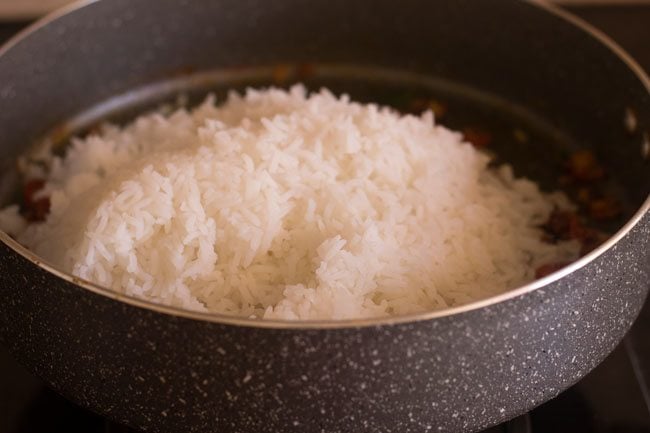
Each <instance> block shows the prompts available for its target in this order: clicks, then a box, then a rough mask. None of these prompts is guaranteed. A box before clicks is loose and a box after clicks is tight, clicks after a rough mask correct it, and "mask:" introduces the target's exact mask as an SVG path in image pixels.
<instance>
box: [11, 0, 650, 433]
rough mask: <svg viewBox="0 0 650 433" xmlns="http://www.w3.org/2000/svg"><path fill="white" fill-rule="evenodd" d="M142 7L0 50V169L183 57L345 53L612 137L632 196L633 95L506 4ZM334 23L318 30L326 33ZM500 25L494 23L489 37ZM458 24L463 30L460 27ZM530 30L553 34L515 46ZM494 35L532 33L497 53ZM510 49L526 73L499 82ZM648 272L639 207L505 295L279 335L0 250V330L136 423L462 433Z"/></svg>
mask: <svg viewBox="0 0 650 433" xmlns="http://www.w3.org/2000/svg"><path fill="white" fill-rule="evenodd" d="M153 2H154V0H149V1H147V0H114V1H111V2H100V3H97V4H94V5H91V6H88V7H87V8H85V9H82V10H80V11H78V12H76V13H75V14H72V15H69V16H67V17H65V18H63V19H62V20H60V21H57V22H56V23H53V24H52V25H50V26H48V27H47V28H45V29H43V30H40V31H39V32H38V33H37V34H35V35H34V36H32V37H31V38H29V39H28V40H25V41H23V42H21V43H20V44H18V45H17V46H15V47H14V48H13V49H12V50H10V51H9V52H7V53H5V54H4V55H3V56H2V57H0V143H2V146H0V162H4V163H6V161H8V160H10V159H11V160H13V158H14V157H15V156H16V155H17V154H18V153H19V152H20V151H22V150H23V148H24V144H25V143H28V142H29V141H30V140H32V139H33V138H34V137H36V135H37V134H38V133H40V132H43V131H45V130H47V129H48V128H50V127H52V125H55V124H57V123H59V122H61V121H63V120H64V119H66V118H68V117H70V116H71V115H72V114H74V113H76V112H79V111H81V110H83V109H84V108H86V107H88V106H90V105H92V104H94V103H96V102H98V101H100V100H102V99H104V98H106V97H107V96H109V95H111V94H113V93H115V92H118V91H123V90H127V89H130V88H132V87H133V86H136V85H140V84H143V83H146V82H149V81H151V80H153V79H157V78H160V77H164V76H168V75H169V74H171V73H173V72H174V71H176V70H178V69H179V68H181V67H186V66H187V65H192V66H195V67H197V68H199V69H203V68H211V67H221V66H231V65H237V64H265V63H268V62H271V61H274V62H277V61H279V60H282V61H285V60H287V59H291V60H294V59H295V60H306V59H308V60H323V61H342V62H346V61H350V60H351V59H352V60H358V61H359V62H360V63H366V64H368V63H370V64H373V63H375V64H384V65H386V64H388V65H391V66H393V67H403V68H407V69H408V68H410V69H417V70H419V71H422V72H426V73H431V74H437V75H440V76H444V77H455V78H457V79H458V80H460V81H463V82H469V83H471V84H473V85H475V86H476V87H479V88H485V89H487V90H489V91H492V92H495V93H498V94H503V95H504V96H506V97H508V98H511V99H513V100H516V101H518V102H519V103H521V104H522V105H525V106H530V107H532V108H533V109H534V110H536V111H537V112H539V113H540V114H542V115H544V116H545V117H546V118H548V119H550V120H552V121H553V122H555V123H556V124H557V125H558V126H559V127H561V128H563V129H565V130H566V131H567V132H568V133H570V134H571V135H572V136H574V137H576V138H577V139H578V140H582V141H584V142H585V143H593V144H594V146H595V147H598V146H606V145H609V143H618V144H620V145H619V146H615V147H612V148H611V152H610V154H611V155H612V161H608V164H610V165H609V166H610V167H613V168H614V169H616V167H621V166H623V167H626V169H627V171H626V172H625V173H620V174H618V173H617V174H618V175H620V176H621V181H622V184H623V185H626V186H628V189H629V191H628V195H629V198H630V201H631V202H632V203H636V204H637V205H638V204H640V202H641V201H642V200H643V198H644V197H646V196H647V194H648V185H649V179H648V176H647V166H644V165H643V162H642V161H640V158H638V157H636V155H638V149H637V148H636V146H637V143H638V142H640V140H639V137H634V136H632V137H631V136H629V135H628V134H627V133H625V131H624V129H623V127H622V123H621V118H620V117H616V116H618V114H619V113H623V112H624V108H625V107H626V106H627V105H631V106H634V107H635V109H636V110H638V113H639V119H640V122H641V123H640V128H641V130H644V128H646V129H647V128H648V125H647V123H643V122H646V121H647V119H650V101H649V98H648V94H647V91H644V90H643V89H642V86H641V84H640V83H639V82H638V80H637V79H636V78H635V77H634V75H633V74H632V73H631V72H630V71H629V70H627V69H626V67H625V66H624V65H623V64H622V63H621V62H620V61H618V60H617V59H616V58H615V57H614V56H613V55H612V54H611V53H610V54H608V53H607V51H606V50H605V49H604V48H602V47H601V46H600V45H599V44H597V43H596V42H594V41H591V40H590V39H589V38H587V37H585V36H584V35H583V34H582V33H581V32H579V31H575V30H573V29H572V28H571V27H570V26H568V25H566V24H563V23H562V22H560V21H557V19H555V18H550V17H546V15H544V14H543V13H542V12H540V11H538V10H537V9H536V8H535V7H534V6H531V5H529V4H527V3H525V2H520V1H505V0H504V1H500V2H489V4H490V8H487V9H485V10H478V11H476V13H473V14H470V15H469V16H467V15H466V14H465V12H466V11H467V8H468V7H469V3H471V2H467V1H464V0H459V1H457V2H444V1H440V2H426V5H427V6H426V8H436V9H430V10H429V12H432V11H433V10H435V11H436V14H431V15H430V16H429V17H428V18H427V19H426V20H425V19H424V18H423V16H424V15H426V14H423V11H422V7H423V5H424V4H425V2H417V1H414V0H409V1H406V2H404V3H403V8H402V9H399V10H395V8H394V7H393V5H394V3H393V2H391V1H388V0H386V1H377V2H376V4H375V12H376V17H375V18H373V20H369V19H368V18H367V14H362V13H361V12H362V11H363V10H365V7H366V6H365V5H366V3H365V2H361V1H352V2H342V1H333V2H325V1H313V2H309V6H304V5H306V4H307V3H306V2H303V3H301V2H297V1H289V0H285V1H280V2H273V4H271V3H268V2H264V5H265V7H264V8H262V7H259V6H260V4H261V3H259V2H256V1H252V0H242V1H237V2H234V1H207V0H206V1H198V0H195V1H192V2H183V1H180V0H179V1H173V0H155V3H156V7H155V8H151V7H150V6H151V4H152V3H153ZM487 3H488V2H485V4H487ZM127 4H128V5H129V6H130V7H129V8H128V9H127V8H126V7H125V6H126V5H127ZM189 4H191V5H192V7H190V6H189ZM483 4H484V2H480V3H479V2H475V3H472V7H475V8H478V9H481V8H483V7H484V6H482V5H483ZM301 5H303V6H301ZM287 14H290V15H291V16H288V15H287ZM337 17H338V20H337V21H336V22H337V32H334V33H332V32H328V30H330V27H329V24H328V23H331V22H332V20H333V19H335V18H337ZM364 17H366V18H364ZM513 17H518V18H519V19H518V20H515V21H512V26H510V27H509V28H508V32H509V33H502V32H501V33H500V32H497V31H496V30H495V29H497V28H500V27H503V26H502V24H498V23H501V22H503V20H509V19H511V18H513ZM542 17H546V18H542ZM423 20H424V21H423ZM427 20H428V21H427ZM432 20H433V21H436V24H437V25H431V26H430V27H427V26H423V24H425V23H429V24H431V21H432ZM468 20H469V21H471V22H468ZM521 22H525V23H526V25H525V26H522V25H519V23H521ZM459 23H462V24H463V25H462V27H463V28H469V29H472V30H473V31H475V32H476V33H466V32H462V34H460V32H458V31H457V30H454V29H458V28H460V27H459ZM355 26H356V27H355ZM359 26H361V28H363V30H364V31H361V32H359V31H356V30H355V29H357V28H359ZM288 28H289V29H291V31H290V32H288V31H287V29H288ZM540 29H546V32H550V33H552V34H553V35H557V39H553V38H551V39H548V38H547V39H544V38H541V39H540V38H534V37H533V36H536V35H537V36H538V34H536V33H535V32H536V31H541V30H540ZM181 33H182V34H184V38H183V39H180V40H174V39H173V38H172V37H171V35H174V34H181ZM477 34H480V35H481V38H479V39H478V40H479V41H480V42H476V40H477V38H476V35H477ZM486 35H492V36H490V37H487V36H486ZM499 35H500V36H499ZM504 35H505V36H504ZM513 35H514V36H513ZM506 36H507V39H508V40H509V41H526V40H529V39H530V40H531V41H533V42H530V43H525V42H521V43H522V44H523V45H522V46H519V47H518V48H520V49H513V45H512V44H513V43H515V42H512V43H508V44H505V45H504V44H503V41H502V40H500V38H501V37H506ZM527 38H529V39H527ZM415 40H418V41H419V42H418V43H414V42H413V41H415ZM52 41H56V43H54V42H52ZM197 41H198V42H197ZM439 41H444V43H442V42H439ZM288 42H290V43H288ZM343 42H346V43H345V44H343ZM446 45H450V46H455V47H458V46H462V47H464V49H463V50H456V51H457V52H456V51H450V49H449V48H448V47H446ZM502 46H503V48H501V47H502ZM558 46H569V47H578V48H580V49H571V50H564V51H562V50H558V49H557V48H558ZM206 47H207V48H206ZM534 49H535V50H537V51H534ZM432 50H433V51H432ZM485 50H489V52H490V53H491V57H490V59H486V60H485V62H482V67H481V68H480V72H477V71H476V68H471V67H468V65H471V64H472V63H471V61H472V59H475V58H476V56H478V55H480V53H482V52H486V51H485ZM531 50H533V51H534V54H531V52H533V51H531ZM432 52H435V53H436V56H431V53H432ZM512 56H515V57H516V59H515V61H519V62H521V64H529V63H530V65H531V66H529V69H527V70H525V71H516V73H515V72H513V74H515V75H512V76H510V75H509V74H504V69H503V68H502V67H501V65H502V64H503V62H504V59H506V58H511V57H512ZM107 59H110V60H109V61H107ZM133 59H136V60H133ZM36 60H38V61H36ZM527 62H529V63H527ZM554 64H562V65H565V67H566V69H562V68H559V69H558V68H557V67H555V68H554V67H553V66H552V65H554ZM549 65H550V66H549ZM585 65H589V68H588V70H589V71H590V74H589V76H586V77H584V76H581V73H582V71H584V70H585V68H584V67H583V66H585ZM507 72H508V73H509V72H511V71H507ZM612 76H616V80H612ZM53 78H56V84H57V85H52V84H53ZM553 80H555V82H554V81H553ZM549 82H551V83H554V84H555V86H553V85H551V84H549ZM531 83H533V84H534V85H531ZM571 83H574V84H575V83H580V84H581V85H582V86H584V88H597V89H599V91H598V92H585V90H584V88H574V87H572V86H571V85H570V84H571ZM602 83H609V84H612V83H616V85H615V86H614V85H604V86H601V84H602ZM558 84H559V86H558ZM545 86H548V87H545ZM34 101H40V102H39V103H37V104H36V103H35V102H34ZM561 101H565V104H564V105H562V107H563V108H564V111H562V112H561V113H556V111H557V110H556V107H558V106H560V105H559V102H561ZM603 101H607V102H608V103H607V104H606V105H605V104H602V103H603ZM594 107H598V108H597V109H595V108H594ZM34 119H37V120H38V121H37V122H36V123H35V121H34ZM596 126H597V127H596ZM623 144H624V145H623ZM633 146H634V148H633ZM608 149H609V148H608ZM635 176H636V177H635ZM644 176H645V177H644ZM649 268H650V216H649V215H645V216H644V218H643V220H642V221H641V222H640V223H639V224H638V225H637V226H636V227H635V228H634V229H633V231H632V232H631V233H629V234H628V235H627V236H626V237H625V238H624V239H623V240H621V241H620V242H619V243H617V244H616V246H615V247H613V248H612V249H610V250H609V251H607V252H606V253H605V254H603V255H602V256H600V257H599V258H598V259H596V260H595V261H594V262H592V263H590V264H589V265H587V266H586V267H584V268H582V269H580V270H578V271H576V272H575V273H573V274H571V275H570V276H568V277H565V278H563V279H561V280H559V281H557V282H555V283H552V284H550V285H548V286H546V287H543V288H541V289H539V290H536V291H534V292H531V293H528V294H526V295H523V296H520V297H517V298H514V299H511V300H509V301H506V302H502V303H499V304H495V305H492V306H490V307H486V308H482V309H479V310H474V311H470V312H467V313H463V314H458V315H455V316H449V317H445V318H440V319H435V320H429V321H423V322H416V323H407V324H400V325H391V326H377V327H367V328H359V329H354V328H344V329H330V330H324V329H321V330H316V329H313V330H298V329H294V330H291V329H286V330H281V329H261V328H245V327H237V326H231V325H225V324H218V323H210V322H203V321H199V320H192V319H187V318H181V317H176V316H170V315H166V314H162V313H157V312H154V311H151V310H147V309H143V308H139V307H135V306H131V305H128V304H126V303H122V302H119V301H116V300H113V299H110V298H107V297H104V296H100V295H97V294H95V293H92V292H90V291H87V290H85V289H82V288H79V287H77V286H75V285H74V284H71V283H68V282H65V281H63V280H61V279H58V278H56V277H54V276H53V275H51V274H49V273H47V272H46V271H44V270H42V269H41V268H39V267H38V266H36V265H35V264H33V263H31V262H30V261H28V260H27V259H25V258H24V257H22V256H20V255H18V254H16V253H15V252H14V251H13V250H11V249H10V248H9V247H7V246H6V245H5V244H3V243H0V341H1V342H2V343H3V344H5V345H7V347H9V348H10V349H11V351H12V352H13V353H14V354H15V355H16V356H17V357H18V359H20V360H22V362H24V363H25V364H26V365H27V366H28V367H29V368H30V369H31V370H32V371H34V372H36V373H38V374H39V375H40V376H41V377H43V378H44V379H45V380H46V381H47V382H48V383H50V384H51V385H52V386H53V387H54V388H56V389H57V390H59V391H60V392H62V393H63V394H64V395H66V396H68V397H69V398H71V399H73V400H74V401H76V402H78V403H80V404H82V405H84V406H86V407H89V408H92V409H94V410H96V411H98V412H100V413H102V414H106V415H108V416H109V417H111V418H113V419H116V420H119V421H123V422H125V423H128V424H130V425H132V426H135V427H139V428H141V429H143V430H151V431H157V432H161V433H163V432H164V433H169V432H183V433H185V432H214V431H219V432H277V431H282V432H294V431H295V432H311V431H313V432H321V431H322V432H328V433H330V432H351V433H358V432H423V431H425V432H426V431H433V432H470V431H475V430H478V429H480V428H482V427H485V426H488V425H491V424H495V423H498V422H501V421H503V420H505V419H508V418H510V417H512V416H514V415H516V414H519V413H522V412H524V411H526V410H528V409H529V408H531V407H533V406H535V405H537V404H539V403H541V402H543V401H545V400H547V399H549V398H552V397H553V396H555V395H556V394H557V393H559V392H560V391H561V390H563V389H564V388H566V387H568V386H569V385H570V384H572V383H573V382H575V381H577V380H578V379H579V378H580V377H582V376H583V375H585V374H586V373H587V372H588V371H589V370H590V369H591V368H593V367H594V366H595V365H596V364H597V363H598V362H600V361H601V360H602V359H603V358H604V357H605V356H606V355H607V354H608V353H609V352H610V351H611V350H612V348H613V347H614V346H615V345H616V344H617V343H618V341H620V339H621V338H622V336H623V334H624V333H625V332H626V330H627V329H628V327H629V326H630V324H631V323H632V321H633V319H634V318H635V316H636V314H637V312H638V310H639V309H640V307H641V305H642V303H643V300H644V298H645V296H646V292H647V290H648V281H650V269H649Z"/></svg>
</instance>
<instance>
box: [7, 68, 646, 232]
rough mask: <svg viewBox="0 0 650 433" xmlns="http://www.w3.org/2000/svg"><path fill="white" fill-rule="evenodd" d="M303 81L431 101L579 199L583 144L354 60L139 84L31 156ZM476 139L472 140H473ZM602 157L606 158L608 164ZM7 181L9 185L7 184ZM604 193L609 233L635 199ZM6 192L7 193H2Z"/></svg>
mask: <svg viewBox="0 0 650 433" xmlns="http://www.w3.org/2000/svg"><path fill="white" fill-rule="evenodd" d="M295 83H303V84H304V85H305V86H306V87H307V88H308V89H310V90H319V89H320V88H322V87H325V88H328V89H330V90H331V91H332V92H333V93H335V94H339V95H340V94H344V93H345V94H348V95H350V97H351V98H352V99H353V100H357V101H361V102H368V103H370V102H372V103H378V104H380V105H386V106H390V107H392V108H395V109H397V110H399V111H401V112H414V111H418V110H420V109H421V106H422V104H423V103H428V105H429V106H432V107H434V109H435V111H438V112H439V115H437V119H436V121H437V122H438V123H441V124H443V125H444V126H446V127H449V128H451V129H454V130H457V131H461V132H465V133H467V132H468V131H471V132H469V134H475V135H476V134H479V135H481V136H482V137H483V138H487V140H489V142H488V143H487V144H485V145H484V146H483V147H482V148H483V150H485V151H486V152H488V153H490V154H491V155H493V157H494V164H495V165H499V164H502V163H508V164H510V165H511V166H512V167H513V168H514V171H515V174H516V175H518V176H525V177H527V178H530V179H532V180H534V181H535V182H537V183H538V184H539V185H540V186H541V188H542V189H543V190H545V191H553V190H564V191H565V192H567V193H568V194H569V196H570V197H575V196H576V194H577V191H578V188H579V186H576V185H566V184H563V183H562V181H561V180H562V178H563V177H564V178H566V176H565V174H566V161H567V159H568V158H569V156H570V155H571V153H573V152H575V151H577V150H580V149H584V148H585V145H584V144H583V143H579V142H578V141H577V140H574V139H573V138H572V137H571V136H570V135H569V134H567V133H565V132H564V131H562V130H560V129H558V128H556V127H555V126H553V124H552V123H551V122H548V121H547V120H546V119H544V118H543V117H540V116H538V115H536V114H535V113H533V112H531V111H529V110H527V109H526V108H524V107H522V106H519V105H517V104H514V103H512V102H510V101H507V100H504V99H502V98H500V97H498V96H496V95H493V94H489V93H486V92H483V91H480V90H477V89H475V88H472V87H469V86H466V85H463V84H460V83H457V82H452V81H448V80H444V79H439V78H435V77H429V76H425V75H419V74H415V73H408V72H403V71H396V70H388V69H379V68H369V67H360V66H351V65H331V64H330V65H312V64H310V65H274V66H269V67H257V68H237V69H231V70H214V71H207V72H200V73H187V72H186V73H184V74H182V75H180V76H177V77H174V78H171V79H169V80H165V81H161V82H158V83H154V84H151V85H148V86H146V87H142V88H137V89H134V90H132V91H130V92H127V93H124V94H122V95H118V96H115V97H113V98H111V99H109V100H106V101H103V102H101V103H99V104H97V105H95V106H93V107H91V108H89V109H88V110H86V111H84V112H82V113H80V114H78V115H77V116H75V117H74V118H72V119H70V120H68V121H66V122H65V123H64V124H62V125H60V126H59V127H57V128H55V129H54V130H52V131H50V132H49V134H47V136H46V138H45V139H44V140H41V141H39V142H38V143H37V144H35V145H34V146H32V148H31V149H30V151H29V152H28V153H27V157H29V155H30V154H38V153H41V152H42V151H43V147H44V146H47V147H50V146H51V147H52V149H53V151H54V152H55V153H62V152H64V150H65V147H66V145H67V144H68V143H69V141H70V138H71V137H73V136H84V135H87V134H88V133H90V132H92V131H93V130H94V129H95V128H96V127H97V126H98V125H100V124H102V123H104V122H111V123H116V124H125V123H128V122H129V121H131V120H133V119H134V118H135V117H137V116H138V115H140V114H142V113H145V112H148V111H151V110H154V109H158V108H161V107H168V108H175V107H179V106H187V107H192V106H195V105H197V104H199V103H201V102H202V101H203V100H204V99H205V98H206V96H207V95H208V94H214V95H215V96H216V98H217V102H220V101H221V102H222V101H224V100H225V98H226V96H227V94H228V92H229V91H233V90H234V91H238V92H243V91H245V89H246V88H247V87H255V88H263V87H268V86H277V87H285V88H286V87H289V86H291V85H292V84H295ZM470 138H471V137H470ZM603 162H605V161H603ZM5 178H6V179H7V180H9V181H10V182H11V184H12V185H14V188H12V189H11V190H8V191H5V192H4V194H3V195H2V196H0V200H1V201H2V203H5V204H6V203H9V202H12V201H16V200H18V199H19V195H18V192H17V191H18V190H19V188H17V183H18V176H16V175H15V171H14V174H13V175H11V174H10V173H9V172H8V173H6V174H5ZM7 183H8V182H5V185H6V184H7ZM597 188H598V189H599V190H600V191H599V192H600V193H602V194H605V195H607V196H612V197H615V198H616V199H617V200H618V201H620V203H621V204H622V208H623V212H622V213H621V214H620V216H619V217H618V218H616V219H610V220H607V221H600V222H597V221H592V225H593V226H594V227H595V228H597V229H599V230H602V231H605V232H607V233H613V232H615V231H616V230H617V229H618V228H619V227H621V226H622V225H623V223H624V222H625V221H626V220H627V219H628V218H629V217H630V216H631V215H632V214H633V213H634V211H635V210H636V208H637V207H638V203H633V201H634V200H630V199H629V198H628V197H627V195H626V190H625V188H624V187H623V186H622V185H621V184H620V183H619V182H617V179H616V177H615V176H612V175H609V176H607V178H606V179H605V180H604V181H602V182H599V184H598V186H597ZM0 193H2V192H0Z"/></svg>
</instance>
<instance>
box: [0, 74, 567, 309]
mask: <svg viewBox="0 0 650 433" xmlns="http://www.w3.org/2000/svg"><path fill="white" fill-rule="evenodd" d="M488 162H489V157H488V156H486V155H484V154H482V153H480V152H479V151H477V150H475V149H474V148H473V147H472V146H471V145H470V144H468V143H466V142H464V141H463V137H462V136H461V134H459V133H456V132H453V131H450V130H448V129H446V128H444V127H442V126H439V125H435V124H434V119H433V115H432V114H431V113H430V112H427V113H425V114H423V115H422V116H421V117H415V116H400V115H399V114H398V113H396V112H394V111H392V110H390V109H388V108H381V107H378V106H377V105H373V104H369V105H362V104H359V103H355V102H351V101H350V100H349V98H348V97H347V96H342V97H340V98H337V97H335V96H334V95H332V94H331V93H329V92H328V91H327V90H322V91H321V92H320V93H317V94H312V95H308V94H307V92H306V90H305V88H304V87H302V86H295V87H293V88H291V89H290V91H288V92H287V91H284V90H278V89H268V90H262V91H256V90H248V91H247V92H246V94H245V95H244V96H241V95H238V94H235V93H232V94H231V95H230V96H229V97H228V100H227V101H226V102H225V104H223V105H221V106H216V105H215V101H214V100H213V98H208V100H207V101H206V102H205V103H204V104H202V105H201V106H199V107H198V108H196V109H194V110H193V111H187V110H185V109H180V110H177V111H175V112H173V113H172V114H168V115H166V114H164V113H163V112H156V113H152V114H148V115H143V116H141V117H139V118H137V119H136V120H135V121H134V122H133V123H132V124H130V125H128V126H126V127H124V128H119V127H116V126H111V125H108V126H105V127H104V128H103V130H102V131H101V132H100V133H99V134H96V135H92V136H89V137H87V138H85V139H77V140H75V141H74V142H73V144H72V146H71V148H70V149H69V151H68V152H67V154H66V155H65V157H63V158H59V157H54V156H51V157H50V159H49V161H48V165H49V168H48V170H47V173H43V175H44V176H46V180H47V183H46V186H45V188H44V190H43V191H42V192H41V194H42V195H46V196H49V197H50V200H51V212H50V214H49V216H48V218H47V220H46V221H45V222H44V223H41V224H31V225H27V224H26V223H24V221H21V220H20V219H19V217H18V214H17V208H16V207H15V206H14V207H10V208H7V209H5V210H4V211H3V212H2V216H1V217H0V224H2V225H3V227H4V228H5V230H7V231H9V232H10V233H12V234H13V235H14V236H15V237H16V238H17V239H18V240H19V241H20V242H21V243H23V244H24V245H26V246H27V247H29V248H30V249H32V250H33V251H35V252H36V253H37V254H39V255H41V256H42V257H43V258H45V259H46V260H48V261H50V262H51V263H53V264H54V265H56V266H59V267H61V268H62V269H64V270H66V271H69V272H71V273H73V274H75V275H77V276H79V277H81V278H84V279H87V280H90V281H93V282H95V283H97V284H99V285H102V286H105V287H110V288H113V289H115V290H118V291H120V292H124V293H126V294H128V295H134V296H137V297H140V298H146V299H149V300H152V301H155V302H159V303H163V304H169V305H175V306H179V307H182V308H186V309H192V310H200V311H211V312H218V313H225V314H231V315H241V316H250V317H258V318H262V317H263V318H273V319H344V318H360V317H372V316H384V315H391V314H404V313H412V312H420V311H425V310H434V309H441V308H446V307H450V306H456V305H459V304H463V303H467V302H470V301H473V300H477V299H481V298H485V297H487V296H490V295H494V294H497V293H500V292H504V291H506V290H508V289H511V288H514V287H517V286H519V285H521V284H524V283H526V282H529V281H531V280H533V279H534V271H535V269H536V268H537V267H538V266H540V265H543V264H546V263H550V262H558V261H567V260H572V259H575V258H576V257H577V256H578V249H579V246H578V244H577V243H576V242H565V243H559V244H555V245H551V244H547V243H544V242H542V241H541V238H542V232H541V230H540V229H539V225H540V224H542V223H543V222H545V221H546V220H547V218H548V216H549V214H550V213H551V211H552V210H553V207H554V206H561V207H562V206H567V201H566V198H564V196H562V195H561V194H557V193H556V194H544V193H541V192H540V191H539V189H538V188H537V186H536V185H535V184H534V183H533V182H531V181H529V180H526V179H517V178H515V177H514V176H513V173H512V170H511V168H510V167H508V166H502V167H500V168H498V169H490V168H488ZM32 169H33V170H36V169H35V168H32Z"/></svg>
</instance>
